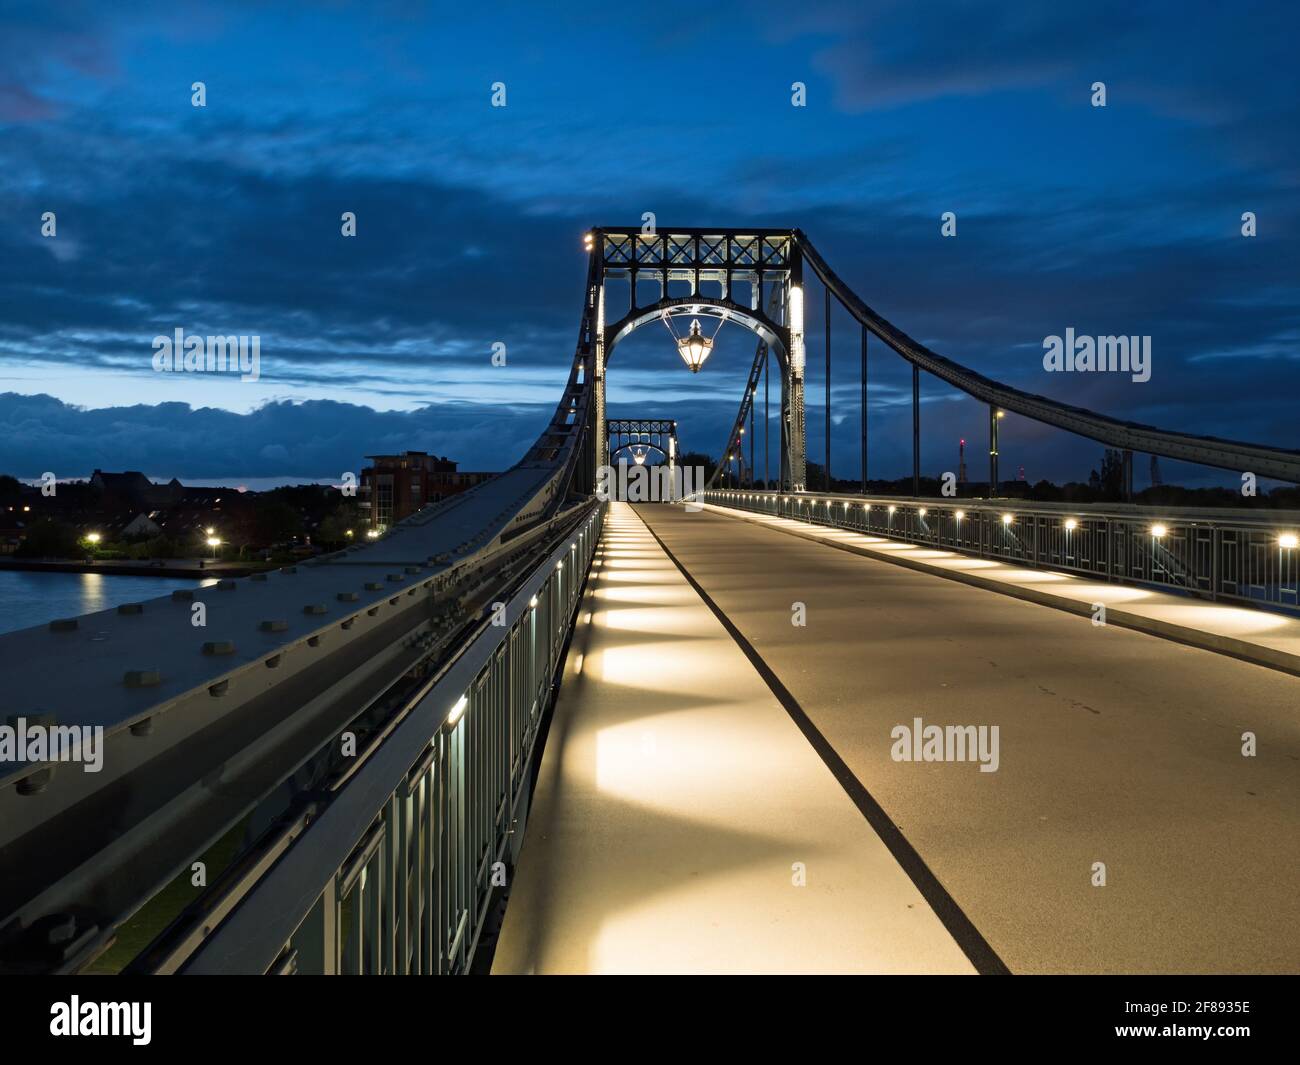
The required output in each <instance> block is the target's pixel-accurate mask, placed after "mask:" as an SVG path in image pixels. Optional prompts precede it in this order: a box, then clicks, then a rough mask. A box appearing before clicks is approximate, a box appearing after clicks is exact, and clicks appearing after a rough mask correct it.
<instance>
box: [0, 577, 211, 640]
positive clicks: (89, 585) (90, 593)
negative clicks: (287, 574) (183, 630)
mask: <svg viewBox="0 0 1300 1065" xmlns="http://www.w3.org/2000/svg"><path fill="white" fill-rule="evenodd" d="M211 583H212V581H211V580H195V579H194V578H191V577H127V576H124V575H122V574H120V573H109V574H105V573H35V572H25V571H22V570H0V633H3V632H13V631H14V630H16V629H26V628H30V627H31V626H33V625H45V624H48V623H49V622H51V621H53V620H54V619H55V618H71V617H76V616H77V615H78V614H90V613H93V612H94V611H96V610H108V609H109V608H111V607H115V606H120V605H121V604H122V603H138V602H140V601H142V600H145V599H156V598H157V597H158V596H160V595H167V594H169V593H170V592H171V591H172V590H173V589H175V588H198V587H200V586H201V585H204V584H211Z"/></svg>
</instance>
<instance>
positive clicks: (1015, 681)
mask: <svg viewBox="0 0 1300 1065" xmlns="http://www.w3.org/2000/svg"><path fill="white" fill-rule="evenodd" d="M638 513H639V514H640V515H641V516H643V517H644V518H645V519H646V521H647V522H648V523H649V525H650V527H651V528H652V529H653V530H654V531H655V533H657V534H658V536H659V537H660V538H661V539H662V541H663V543H664V544H665V545H666V546H667V548H668V550H670V551H671V552H672V553H673V555H675V556H676V558H677V559H678V561H679V562H680V564H681V565H682V566H683V567H684V568H685V569H686V571H687V572H688V573H690V574H691V576H692V577H693V578H694V580H695V581H696V582H698V584H699V585H700V587H701V588H702V589H703V591H704V592H705V593H706V594H707V595H708V597H709V598H710V599H711V600H712V602H713V603H715V604H716V606H717V609H719V610H720V611H722V612H723V613H724V614H725V616H726V617H727V618H728V619H729V620H730V622H731V624H732V625H733V626H734V627H735V629H736V630H737V631H738V633H739V634H740V636H741V637H742V638H743V639H745V640H746V641H748V643H749V644H750V645H751V646H752V647H754V648H755V649H756V650H757V652H758V653H761V655H762V660H763V662H764V663H766V665H767V667H768V668H770V669H771V671H772V672H773V674H775V675H776V677H778V678H779V680H780V682H781V683H783V684H784V686H785V687H786V689H787V690H788V692H789V694H790V697H791V698H792V699H794V700H795V701H796V703H797V704H798V706H799V707H801V708H802V710H803V712H804V713H805V714H806V715H807V717H808V720H809V721H810V722H811V724H812V725H814V726H815V727H816V728H817V730H818V731H819V732H820V734H821V736H822V737H823V738H824V740H825V742H826V743H827V744H828V745H829V746H830V747H831V748H832V749H833V750H834V751H836V752H837V753H838V754H839V756H840V757H841V758H842V759H843V761H844V764H845V766H846V767H847V769H848V771H849V772H850V773H851V774H852V776H853V777H854V778H856V779H857V780H858V781H860V782H861V783H862V784H863V785H864V786H865V787H866V788H867V789H868V790H869V791H870V794H871V795H872V796H873V797H874V798H875V800H876V801H877V802H878V803H879V804H880V806H881V807H883V808H884V810H885V811H886V812H887V813H888V815H889V817H890V819H891V820H892V821H893V822H894V823H895V824H896V825H897V826H898V828H899V829H900V830H901V831H902V833H903V834H904V836H905V837H906V838H907V840H908V842H909V843H910V844H911V845H912V846H913V847H914V848H915V849H916V851H917V853H918V854H919V855H920V858H921V859H923V860H924V862H925V864H926V866H927V867H928V868H929V869H930V870H931V871H932V872H933V874H934V875H935V876H936V877H937V878H938V879H939V881H940V882H941V883H942V884H943V886H944V887H945V888H946V890H947V891H948V893H949V894H950V895H951V896H952V898H953V899H954V900H955V901H956V903H957V904H958V905H959V906H960V907H961V910H962V911H963V912H964V913H965V915H966V916H967V917H968V918H969V919H970V921H971V922H972V923H973V925H974V927H975V928H976V929H977V930H978V932H979V934H980V935H981V936H982V937H983V940H984V941H985V942H986V943H987V944H988V946H989V947H991V948H992V950H993V951H995V952H996V955H997V956H998V957H999V958H1001V960H1002V961H1003V962H1004V963H1005V964H1006V965H1007V967H1008V968H1009V969H1010V970H1011V971H1012V972H1046V973H1080V972H1097V973H1107V972H1111V973H1114V972H1133V973H1141V972H1155V973H1160V972H1164V973H1170V972H1192V973H1204V972H1294V971H1295V968H1296V962H1297V959H1300V895H1297V893H1296V890H1295V886H1296V870H1297V869H1300V773H1297V771H1296V770H1297V768H1300V715H1298V714H1297V712H1296V708H1297V706H1300V678H1297V677H1295V676H1291V675H1289V674H1288V673H1285V672H1281V671H1279V670H1277V669H1272V668H1266V667H1264V666H1260V665H1255V664H1252V663H1249V662H1243V661H1239V660H1237V659H1235V658H1231V657H1228V656H1225V655H1223V654H1219V653H1215V652H1212V651H1209V650H1204V649H1201V648H1197V647H1192V646H1187V645H1185V644H1183V643H1176V642H1173V641H1170V640H1167V639H1162V638H1160V637H1157V636H1153V635H1149V634H1147V633H1143V632H1135V631H1133V630H1132V629H1130V628H1120V627H1118V626H1115V625H1107V626H1104V627H1097V626H1094V625H1092V624H1091V622H1090V619H1089V617H1088V616H1087V615H1086V614H1085V615H1084V616H1076V615H1074V614H1071V613H1067V612H1065V611H1063V610H1060V609H1054V608H1050V607H1047V606H1043V605H1039V604H1036V603H1032V602H1026V601H1024V600H1023V599H1020V598H1015V597H1013V596H1011V595H1006V594H1001V593H997V592H993V591H987V590H984V589H980V588H972V587H969V586H967V585H965V584H963V583H959V582H957V581H954V580H951V579H947V578H944V577H939V576H934V575H932V574H929V573H923V572H917V571H915V570H912V569H909V568H905V567H902V566H899V565H897V564H894V563H889V562H883V561H878V560H876V559H873V558H866V557H862V556H860V555H857V554H854V553H850V552H848V551H845V550H842V549H840V548H836V547H830V546H828V545H826V544H824V543H815V542H809V541H808V540H805V539H800V538H798V537H795V536H792V535H790V534H789V533H788V532H785V531H780V530H778V529H774V528H771V527H769V526H764V525H758V524H754V523H751V522H748V521H741V520H737V519H736V518H733V517H730V516H725V515H723V514H718V513H716V512H708V511H706V512H704V513H694V514H693V513H688V512H685V511H684V509H683V508H682V507H666V506H658V507H644V508H639V509H638ZM796 602H801V603H803V604H805V606H806V608H807V616H806V621H807V624H806V625H805V626H802V627H796V626H793V625H791V608H792V604H794V603H796ZM917 717H919V718H921V719H923V722H924V723H925V724H927V725H928V724H935V725H962V724H971V725H976V726H979V725H987V726H994V725H996V726H998V727H999V730H1000V761H999V767H998V769H997V771H996V772H991V773H981V772H979V770H978V767H977V766H976V765H973V764H970V763H969V762H966V763H956V762H942V761H939V762H925V763H917V762H902V761H895V760H894V759H893V757H892V753H893V752H892V750H891V748H892V737H891V730H892V729H893V728H895V727H896V726H898V725H900V724H902V725H911V724H912V723H913V720H914V719H915V718H917ZM1247 732H1249V733H1251V734H1253V736H1254V738H1255V742H1256V744H1257V747H1256V749H1255V753H1254V754H1253V755H1252V756H1245V755H1244V754H1243V734H1244V733H1247ZM1097 862H1101V863H1104V864H1105V867H1106V868H1105V871H1106V877H1107V879H1106V886H1104V887H1094V886H1093V878H1094V875H1095V874H1094V871H1093V866H1094V863H1097Z"/></svg>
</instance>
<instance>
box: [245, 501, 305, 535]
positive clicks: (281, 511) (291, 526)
mask: <svg viewBox="0 0 1300 1065" xmlns="http://www.w3.org/2000/svg"><path fill="white" fill-rule="evenodd" d="M301 534H302V516H301V515H300V514H299V513H298V512H297V511H296V510H294V509H293V507H291V506H289V504H288V503H282V502H280V501H279V500H275V499H268V500H258V502H257V503H256V504H255V506H254V510H253V536H254V538H255V539H256V541H257V543H258V544H259V545H260V546H262V547H271V546H272V545H274V544H281V543H285V542H286V541H288V540H292V539H294V538H295V537H297V536H299V535H301Z"/></svg>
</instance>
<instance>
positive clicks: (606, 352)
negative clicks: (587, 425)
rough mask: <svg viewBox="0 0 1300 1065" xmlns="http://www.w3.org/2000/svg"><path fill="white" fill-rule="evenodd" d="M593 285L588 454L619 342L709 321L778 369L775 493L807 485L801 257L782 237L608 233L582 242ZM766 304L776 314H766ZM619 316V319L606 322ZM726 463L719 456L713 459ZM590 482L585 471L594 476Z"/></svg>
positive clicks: (603, 443) (602, 422)
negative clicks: (745, 338)
mask: <svg viewBox="0 0 1300 1065" xmlns="http://www.w3.org/2000/svg"><path fill="white" fill-rule="evenodd" d="M589 238H590V239H589V246H590V247H591V255H592V256H593V279H594V283H595V287H596V308H595V309H596V316H595V317H596V328H595V336H594V337H593V341H594V343H593V345H592V346H593V348H594V357H593V359H592V382H591V383H592V386H593V389H594V391H595V403H594V404H593V408H594V409H593V411H592V415H593V420H594V422H595V425H594V426H593V429H594V435H595V440H594V443H595V447H594V448H591V450H590V451H589V454H591V455H592V458H593V459H594V461H595V462H597V463H599V462H603V461H604V460H605V457H606V456H607V455H608V454H609V451H610V446H609V445H610V442H609V427H608V423H607V422H606V417H605V375H606V372H607V369H608V365H609V361H610V359H611V357H612V356H613V353H614V351H615V349H616V348H617V346H618V344H619V342H620V341H622V340H623V339H624V338H625V337H627V336H629V335H630V334H631V333H633V332H634V331H635V330H637V329H639V328H641V326H643V325H648V324H651V323H655V322H657V321H659V320H661V319H662V320H666V321H670V322H671V320H672V319H675V318H681V319H685V320H686V321H690V320H691V319H692V318H701V317H709V318H714V319H718V320H719V322H720V323H726V322H731V323H734V324H736V325H740V326H742V327H744V328H746V329H748V330H750V331H751V332H752V333H754V334H756V335H757V336H758V337H759V338H760V340H762V341H763V342H764V343H765V344H767V346H768V348H769V349H770V350H771V352H772V353H773V354H774V355H775V356H776V358H777V363H778V365H779V366H780V369H781V487H782V489H783V490H786V491H796V492H799V491H803V490H804V488H805V487H806V484H807V459H806V450H805V438H806V434H805V428H804V361H805V360H804V310H803V308H804V293H803V255H802V252H801V251H800V250H799V245H798V242H797V241H796V240H795V239H794V231H793V230H790V229H748V230H722V229H671V230H670V229H658V230H648V229H645V230H638V229H615V228H609V227H602V228H597V229H593V230H592V231H591V233H590V234H589ZM611 281H613V282H618V283H619V287H620V288H621V285H622V284H623V283H626V285H627V293H628V294H627V300H626V303H627V308H626V312H625V313H621V314H620V311H619V309H621V308H622V306H623V304H622V301H621V300H620V301H619V304H618V308H619V309H615V307H614V305H613V300H612V299H611V293H610V292H609V291H608V290H609V287H610V282H611ZM647 283H651V284H653V285H655V286H656V287H657V290H658V293H657V294H658V298H657V299H655V300H653V301H651V302H649V303H645V304H643V303H640V302H639V299H640V295H639V292H638V288H639V286H644V285H646V284H647ZM769 302H771V303H773V304H774V305H775V306H776V307H777V308H779V309H778V310H777V311H776V312H775V314H773V313H771V312H769V310H767V309H766V307H767V304H768V303H769ZM615 315H618V317H615ZM721 458H722V459H723V460H725V458H726V456H725V455H724V456H721ZM593 476H594V473H593Z"/></svg>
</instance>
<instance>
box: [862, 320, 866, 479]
mask: <svg viewBox="0 0 1300 1065" xmlns="http://www.w3.org/2000/svg"><path fill="white" fill-rule="evenodd" d="M862 494H863V495H866V494H867V327H866V326H865V325H864V326H863V327H862Z"/></svg>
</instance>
